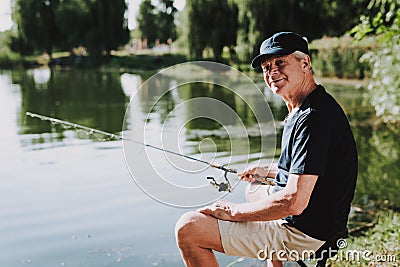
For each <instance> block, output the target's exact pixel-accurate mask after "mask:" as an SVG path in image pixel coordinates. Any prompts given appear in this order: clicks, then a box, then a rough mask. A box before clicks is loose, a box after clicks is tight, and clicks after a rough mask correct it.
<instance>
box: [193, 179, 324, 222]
mask: <svg viewBox="0 0 400 267" xmlns="http://www.w3.org/2000/svg"><path fill="white" fill-rule="evenodd" d="M317 178H318V176H317V175H308V174H301V175H298V174H290V175H289V179H288V183H287V185H286V187H285V188H284V189H283V190H281V191H279V192H277V193H275V194H272V195H270V196H266V197H265V198H264V199H261V200H258V201H255V202H247V203H241V204H235V203H230V202H226V201H217V202H216V203H215V204H214V205H212V206H208V207H205V208H203V209H201V210H200V212H202V213H204V214H208V215H211V216H214V217H216V218H218V219H221V220H228V221H269V220H277V219H281V218H284V217H287V216H290V215H299V214H301V213H302V212H303V210H304V209H305V208H306V207H307V205H308V202H309V200H310V196H311V193H312V191H313V189H314V186H315V183H316V181H317Z"/></svg>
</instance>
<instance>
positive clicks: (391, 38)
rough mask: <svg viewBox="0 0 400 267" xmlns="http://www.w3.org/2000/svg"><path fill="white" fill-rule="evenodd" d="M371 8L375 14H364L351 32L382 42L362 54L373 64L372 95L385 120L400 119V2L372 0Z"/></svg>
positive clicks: (377, 109)
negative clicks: (377, 47) (375, 48)
mask: <svg viewBox="0 0 400 267" xmlns="http://www.w3.org/2000/svg"><path fill="white" fill-rule="evenodd" d="M368 10H369V11H370V12H373V13H375V16H372V17H370V16H367V15H363V16H361V18H360V23H359V24H358V25H357V26H356V27H354V28H353V29H352V30H351V31H350V33H352V34H353V35H354V36H355V37H356V38H357V39H358V40H362V39H364V38H367V37H368V36H371V35H372V36H374V37H375V39H376V40H377V42H378V44H379V46H380V48H379V49H377V50H373V51H370V52H368V53H366V54H365V55H364V56H363V57H362V58H361V60H363V61H366V62H368V63H370V65H371V66H372V81H371V82H370V83H369V85H368V89H369V99H370V102H371V104H372V105H373V106H374V107H375V110H376V114H377V115H378V116H380V117H382V119H383V120H384V121H392V122H394V121H400V94H399V89H400V53H399V51H400V3H399V2H398V1H397V0H371V2H370V4H369V5H368Z"/></svg>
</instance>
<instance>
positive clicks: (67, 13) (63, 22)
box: [56, 0, 90, 50]
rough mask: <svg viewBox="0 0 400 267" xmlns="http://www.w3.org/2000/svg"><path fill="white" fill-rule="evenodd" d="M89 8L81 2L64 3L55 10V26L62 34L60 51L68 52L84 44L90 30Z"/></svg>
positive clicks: (75, 0) (84, 2)
mask: <svg viewBox="0 0 400 267" xmlns="http://www.w3.org/2000/svg"><path fill="white" fill-rule="evenodd" d="M88 14H90V11H89V6H88V3H87V2H86V1H83V0H68V1H64V2H63V4H62V6H60V8H58V9H57V10H56V24H57V25H58V27H59V29H60V31H61V32H62V33H63V36H64V38H63V42H62V43H61V44H60V45H59V48H60V49H63V50H68V49H71V48H72V47H77V46H79V45H84V44H85V38H84V37H85V35H86V34H87V33H88V31H89V29H90V20H89V16H88Z"/></svg>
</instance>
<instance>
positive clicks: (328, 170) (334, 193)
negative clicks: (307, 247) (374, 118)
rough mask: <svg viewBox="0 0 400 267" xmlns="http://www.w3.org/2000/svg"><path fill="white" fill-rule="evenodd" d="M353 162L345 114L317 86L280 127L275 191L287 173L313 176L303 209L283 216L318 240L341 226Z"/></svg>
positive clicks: (345, 215)
mask: <svg viewBox="0 0 400 267" xmlns="http://www.w3.org/2000/svg"><path fill="white" fill-rule="evenodd" d="M357 167H358V160H357V150H356V144H355V141H354V137H353V134H352V132H351V129H350V125H349V122H348V120H347V118H346V115H345V114H344V112H343V110H342V108H341V107H340V106H339V104H338V103H337V102H336V100H335V99H334V98H333V97H332V96H331V95H330V94H328V93H327V92H326V91H325V89H324V88H323V87H322V86H321V85H318V87H317V88H316V89H315V90H314V91H313V92H312V93H311V94H310V95H309V96H308V97H307V99H306V100H305V101H304V102H303V104H302V105H301V107H300V108H299V110H298V111H297V112H296V113H295V114H294V115H293V116H292V117H291V118H290V119H288V121H287V122H286V123H285V127H284V130H283V136H282V152H281V156H280V158H279V162H278V169H279V172H278V174H277V175H276V181H277V184H276V186H275V191H279V190H281V189H283V187H285V186H286V184H287V180H288V177H289V173H292V174H311V175H318V179H317V182H316V184H315V187H314V190H313V192H312V194H311V197H310V201H309V203H308V206H307V207H306V209H305V210H304V211H303V212H302V213H301V214H300V215H293V216H289V217H288V218H285V219H286V220H287V221H289V222H290V223H292V224H293V225H294V227H296V228H297V229H299V230H300V231H302V232H303V233H305V234H307V235H309V236H311V237H314V238H317V239H320V240H328V239H330V238H331V237H332V236H334V235H335V234H337V233H338V232H341V231H344V230H345V229H346V225H347V219H348V214H349V212H350V204H351V201H352V200H353V196H354V190H355V186H356V179H357Z"/></svg>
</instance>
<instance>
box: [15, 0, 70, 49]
mask: <svg viewBox="0 0 400 267" xmlns="http://www.w3.org/2000/svg"><path fill="white" fill-rule="evenodd" d="M59 4H60V0H15V3H14V6H13V18H14V21H16V22H17V25H18V26H17V31H18V37H17V38H16V39H15V44H17V45H18V44H19V46H17V47H29V46H31V47H33V48H34V49H36V50H38V51H44V52H47V53H48V54H49V55H50V56H51V55H52V52H53V49H54V48H55V47H57V45H58V44H60V42H61V40H62V34H61V33H60V31H59V28H58V25H57V24H56V19H55V12H56V10H57V8H58V6H59Z"/></svg>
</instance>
